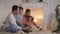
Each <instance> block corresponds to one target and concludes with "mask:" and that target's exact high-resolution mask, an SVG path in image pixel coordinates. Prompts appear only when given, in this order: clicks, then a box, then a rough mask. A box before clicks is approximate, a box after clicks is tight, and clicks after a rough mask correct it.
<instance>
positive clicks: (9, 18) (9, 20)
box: [4, 13, 21, 29]
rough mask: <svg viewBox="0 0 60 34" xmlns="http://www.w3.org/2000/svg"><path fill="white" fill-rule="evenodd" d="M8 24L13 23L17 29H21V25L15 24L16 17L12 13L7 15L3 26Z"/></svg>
mask: <svg viewBox="0 0 60 34" xmlns="http://www.w3.org/2000/svg"><path fill="white" fill-rule="evenodd" d="M10 24H14V25H16V27H17V28H18V29H21V27H20V26H18V25H17V24H16V18H15V16H14V15H13V14H12V13H11V14H9V15H8V16H7V19H6V21H5V24H4V26H5V28H6V27H7V26H10Z"/></svg>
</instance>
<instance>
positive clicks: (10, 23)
mask: <svg viewBox="0 0 60 34" xmlns="http://www.w3.org/2000/svg"><path fill="white" fill-rule="evenodd" d="M17 14H19V7H18V6H17V5H13V6H12V12H11V13H10V14H9V15H8V16H7V19H6V21H5V25H4V26H5V31H6V32H17V31H18V30H21V29H22V28H21V27H20V26H18V25H17V23H16V18H15V15H17Z"/></svg>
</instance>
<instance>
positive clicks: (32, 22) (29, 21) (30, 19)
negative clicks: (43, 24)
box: [27, 16, 39, 28]
mask: <svg viewBox="0 0 60 34" xmlns="http://www.w3.org/2000/svg"><path fill="white" fill-rule="evenodd" d="M33 20H34V17H32V16H29V17H28V20H27V24H28V25H29V26H31V25H33V26H36V27H37V28H39V26H38V25H37V23H36V22H34V21H33Z"/></svg>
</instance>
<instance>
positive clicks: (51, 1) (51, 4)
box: [0, 0, 60, 26]
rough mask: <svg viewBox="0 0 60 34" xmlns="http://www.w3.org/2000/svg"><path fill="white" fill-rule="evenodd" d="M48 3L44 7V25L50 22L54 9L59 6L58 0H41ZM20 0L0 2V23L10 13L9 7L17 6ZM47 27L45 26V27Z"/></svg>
mask: <svg viewBox="0 0 60 34" xmlns="http://www.w3.org/2000/svg"><path fill="white" fill-rule="evenodd" d="M43 1H45V2H47V3H48V5H45V7H44V8H46V9H45V14H44V15H45V24H46V23H47V24H49V23H50V22H51V18H52V17H54V15H55V12H54V11H55V7H56V6H57V5H58V4H60V0H43ZM20 2H21V1H20V0H0V7H1V8H0V23H2V22H4V20H5V18H6V16H7V15H8V14H9V13H10V12H11V6H12V5H14V4H17V5H18V4H19V3H20ZM46 26H47V25H46Z"/></svg>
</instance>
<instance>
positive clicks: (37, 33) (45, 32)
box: [0, 31, 56, 34]
mask: <svg viewBox="0 0 60 34" xmlns="http://www.w3.org/2000/svg"><path fill="white" fill-rule="evenodd" d="M22 33H23V34H27V33H24V32H23V31H19V32H17V33H9V32H0V34H22ZM29 34H56V33H52V32H51V31H36V32H30V33H29Z"/></svg>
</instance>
